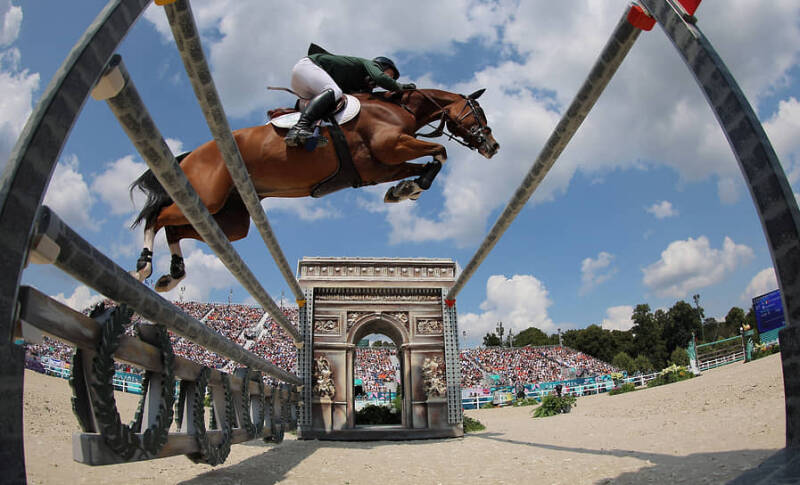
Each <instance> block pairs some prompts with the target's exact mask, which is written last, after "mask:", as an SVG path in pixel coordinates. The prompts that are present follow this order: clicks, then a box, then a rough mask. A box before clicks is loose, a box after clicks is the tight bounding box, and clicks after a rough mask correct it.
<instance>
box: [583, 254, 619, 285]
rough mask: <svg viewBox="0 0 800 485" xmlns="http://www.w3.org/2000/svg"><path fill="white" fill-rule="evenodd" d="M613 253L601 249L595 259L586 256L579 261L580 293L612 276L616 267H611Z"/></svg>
mask: <svg viewBox="0 0 800 485" xmlns="http://www.w3.org/2000/svg"><path fill="white" fill-rule="evenodd" d="M613 261H614V255H613V254H610V253H607V252H605V251H601V252H600V253H598V255H597V259H592V258H586V259H584V260H583V261H582V262H581V289H580V293H581V294H585V293H587V292H588V291H590V290H591V289H592V288H594V287H596V286H597V285H599V284H601V283H603V282H605V281H607V280H608V279H609V278H611V277H612V276H614V274H615V273H616V272H617V268H615V267H612V266H611V263H612V262H613Z"/></svg>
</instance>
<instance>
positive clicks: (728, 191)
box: [717, 178, 742, 205]
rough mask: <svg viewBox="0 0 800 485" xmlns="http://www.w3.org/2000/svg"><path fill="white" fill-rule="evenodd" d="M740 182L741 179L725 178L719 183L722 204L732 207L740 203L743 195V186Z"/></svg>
mask: <svg viewBox="0 0 800 485" xmlns="http://www.w3.org/2000/svg"><path fill="white" fill-rule="evenodd" d="M740 180H741V178H739V179H733V178H723V179H720V180H718V181H717V195H718V196H719V200H720V202H722V203H723V204H727V205H731V204H735V203H736V202H738V201H739V196H740V195H741V191H740V190H739V188H740V187H741V186H742V183H741V182H740Z"/></svg>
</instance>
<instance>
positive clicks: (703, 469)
mask: <svg viewBox="0 0 800 485" xmlns="http://www.w3.org/2000/svg"><path fill="white" fill-rule="evenodd" d="M469 436H472V437H475V438H480V439H487V440H494V441H500V442H503V443H512V444H515V445H524V446H529V447H531V448H538V449H547V450H553V451H564V452H568V453H583V454H590V455H597V456H616V457H633V458H636V459H638V460H642V461H647V462H649V463H650V464H649V465H648V466H646V467H645V468H642V469H641V470H638V471H636V472H626V473H622V474H620V475H617V476H612V477H607V478H603V479H599V480H596V481H595V483H596V484H612V483H613V484H615V485H616V484H631V485H633V484H641V483H686V484H695V483H709V484H717V483H731V484H735V485H750V484H763V485H767V484H780V485H782V484H789V483H792V484H796V483H800V453H798V450H789V452H787V450H781V451H779V452H777V453H776V452H775V450H736V451H724V452H715V453H694V454H691V455H688V456H675V455H668V454H663V453H650V452H642V451H635V450H621V449H600V450H595V449H588V448H574V447H568V446H559V445H550V444H541V443H532V442H527V441H519V440H510V439H506V438H502V436H503V435H501V434H499V433H491V432H484V433H471V434H470V435H469ZM736 462H740V463H741V462H750V463H752V462H756V463H760V465H759V466H758V467H756V468H752V469H748V468H744V469H743V468H742V467H740V466H736V465H731V463H736Z"/></svg>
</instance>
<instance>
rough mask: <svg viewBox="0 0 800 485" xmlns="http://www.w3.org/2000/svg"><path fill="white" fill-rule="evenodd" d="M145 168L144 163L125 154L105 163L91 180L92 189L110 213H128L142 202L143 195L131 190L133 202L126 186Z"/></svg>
mask: <svg viewBox="0 0 800 485" xmlns="http://www.w3.org/2000/svg"><path fill="white" fill-rule="evenodd" d="M145 170H147V165H146V164H144V163H142V162H136V161H134V159H133V156H132V155H127V156H125V157H122V158H120V159H119V160H115V161H113V162H110V163H108V164H106V170H105V171H104V172H102V173H101V174H100V175H98V176H97V177H95V179H94V181H93V182H92V191H93V192H95V193H96V194H97V195H99V196H100V198H101V199H102V200H103V201H104V202H105V203H107V204H108V205H109V206H110V207H111V213H112V214H116V215H120V214H129V213H131V212H133V210H134V208H135V207H141V206H142V205H143V204H144V200H145V195H144V194H142V193H141V191H139V190H136V191H134V192H133V197H134V200H135V202H134V201H131V198H130V195H129V191H128V187H129V186H130V184H131V183H132V182H133V181H134V180H136V179H137V178H138V177H139V176H140V175H141V174H142V172H144V171H145ZM134 205H135V207H134Z"/></svg>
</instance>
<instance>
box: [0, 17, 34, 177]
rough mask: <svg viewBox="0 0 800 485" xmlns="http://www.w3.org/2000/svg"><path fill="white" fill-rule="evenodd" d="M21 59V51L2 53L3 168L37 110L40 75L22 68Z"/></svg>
mask: <svg viewBox="0 0 800 485" xmlns="http://www.w3.org/2000/svg"><path fill="white" fill-rule="evenodd" d="M6 18H7V17H6ZM20 58H21V56H20V52H19V50H17V49H8V50H5V51H0V168H2V167H3V166H5V164H6V163H7V160H8V156H9V155H10V154H11V149H12V148H13V147H14V144H15V143H16V141H17V137H19V134H20V133H21V132H22V127H23V126H25V121H26V120H27V119H28V116H30V114H31V111H33V94H34V92H35V91H36V90H37V89H39V74H38V73H33V74H31V73H29V72H28V70H27V69H20Z"/></svg>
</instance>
